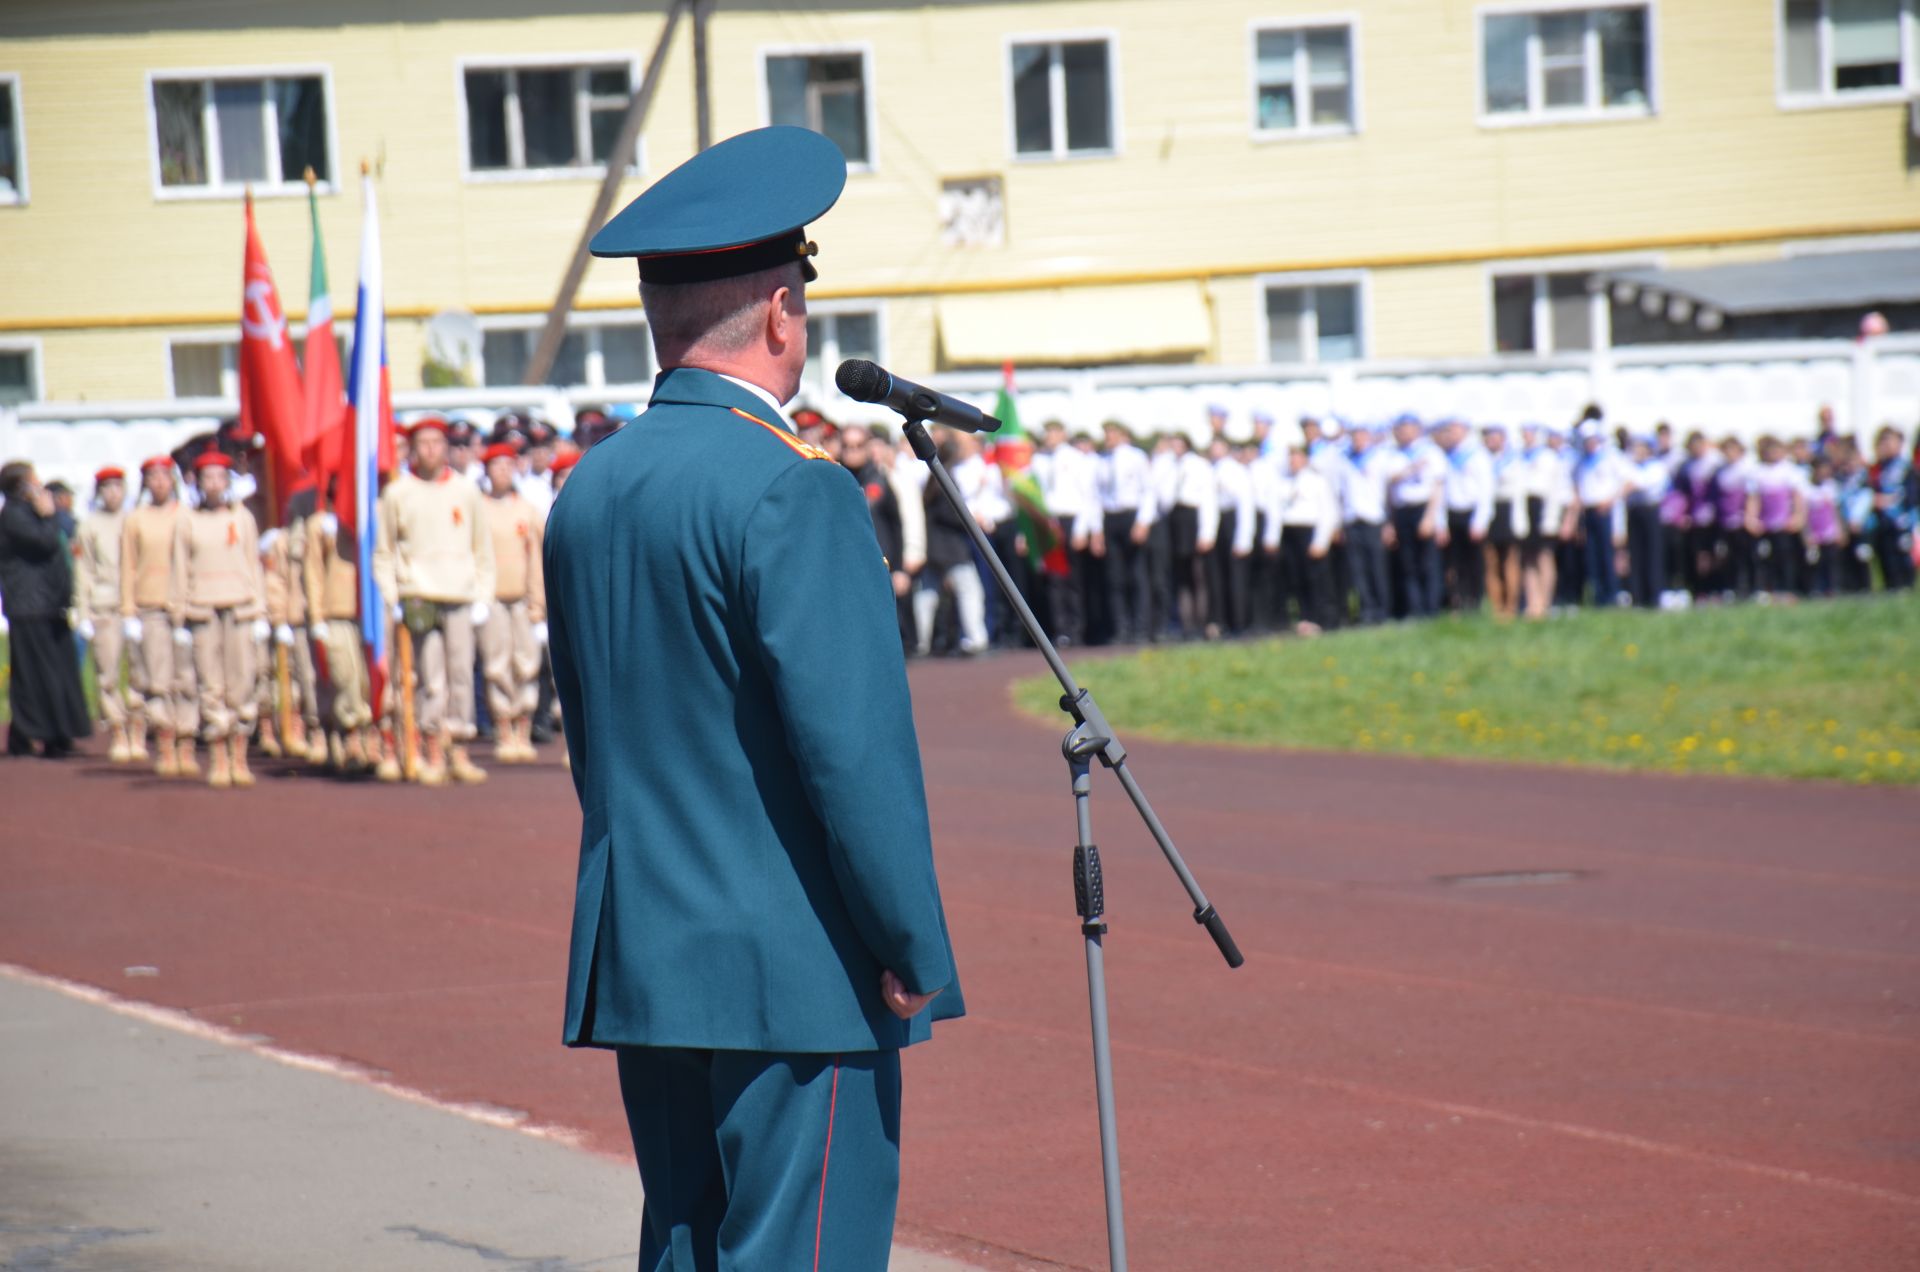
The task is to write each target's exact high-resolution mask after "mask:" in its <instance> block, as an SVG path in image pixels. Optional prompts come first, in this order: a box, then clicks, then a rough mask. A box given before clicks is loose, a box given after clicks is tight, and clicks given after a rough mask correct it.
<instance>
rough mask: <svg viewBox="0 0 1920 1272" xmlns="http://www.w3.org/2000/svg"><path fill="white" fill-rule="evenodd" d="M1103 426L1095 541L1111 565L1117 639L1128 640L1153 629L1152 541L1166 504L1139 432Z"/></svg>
mask: <svg viewBox="0 0 1920 1272" xmlns="http://www.w3.org/2000/svg"><path fill="white" fill-rule="evenodd" d="M1102 431H1103V432H1104V433H1105V435H1106V450H1105V451H1104V452H1102V453H1101V455H1100V460H1099V466H1098V468H1097V469H1096V470H1095V485H1096V489H1097V490H1098V491H1099V496H1100V529H1099V530H1098V531H1097V532H1095V533H1094V536H1093V538H1092V541H1091V543H1090V547H1091V550H1092V552H1093V554H1094V555H1095V556H1096V557H1099V558H1101V559H1102V563H1103V564H1104V565H1105V567H1106V584H1107V605H1108V614H1109V616H1110V617H1111V619H1112V622H1113V639H1114V640H1115V641H1117V642H1118V643H1120V644H1123V645H1126V644H1131V643H1133V642H1134V641H1138V640H1141V639H1144V638H1145V637H1146V636H1147V635H1148V634H1149V633H1150V632H1151V631H1152V629H1151V628H1150V627H1149V623H1150V621H1151V618H1152V613H1153V602H1152V593H1151V592H1150V590H1149V584H1148V580H1147V543H1148V539H1149V538H1150V536H1151V535H1152V532H1153V527H1154V523H1155V522H1156V521H1158V520H1159V518H1160V509H1159V504H1158V502H1157V501H1156V499H1155V498H1154V491H1153V464H1152V461H1151V460H1149V459H1148V458H1147V455H1146V452H1145V451H1143V450H1141V449H1140V448H1139V447H1138V446H1135V445H1134V444H1133V434H1132V433H1130V432H1128V430H1127V426H1126V425H1124V424H1122V423H1120V422H1119V421H1117V420H1108V421H1107V422H1106V424H1105V425H1104V426H1103V428H1102Z"/></svg>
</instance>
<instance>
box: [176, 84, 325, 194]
mask: <svg viewBox="0 0 1920 1272" xmlns="http://www.w3.org/2000/svg"><path fill="white" fill-rule="evenodd" d="M327 110H328V102H327V93H326V82H325V80H324V79H322V78H321V77H320V76H318V75H289V76H271V77H244V78H241V77H236V78H200V77H194V78H179V77H169V76H155V77H154V80H153V119H154V138H153V141H154V146H155V148H156V151H157V154H158V159H159V169H160V185H161V187H162V188H163V189H168V190H192V189H201V190H214V191H221V192H230V193H239V192H241V191H243V190H244V189H246V188H247V187H248V186H253V187H255V188H256V189H266V190H272V189H276V188H283V187H297V186H299V185H300V184H301V183H302V182H303V181H304V180H305V174H306V171H307V169H308V168H312V169H313V174H314V177H315V178H316V179H317V180H320V181H331V180H333V164H332V156H331V155H330V154H329V153H328V148H327V133H328V115H327Z"/></svg>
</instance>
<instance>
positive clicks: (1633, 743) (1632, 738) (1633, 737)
mask: <svg viewBox="0 0 1920 1272" xmlns="http://www.w3.org/2000/svg"><path fill="white" fill-rule="evenodd" d="M1646 744H1647V740H1646V739H1645V738H1643V737H1641V736H1640V735H1639V734H1638V733H1629V734H1628V735H1627V745H1628V746H1630V747H1632V748H1633V749H1634V750H1636V751H1638V750H1639V749H1640V748H1641V747H1643V746H1645V745H1646Z"/></svg>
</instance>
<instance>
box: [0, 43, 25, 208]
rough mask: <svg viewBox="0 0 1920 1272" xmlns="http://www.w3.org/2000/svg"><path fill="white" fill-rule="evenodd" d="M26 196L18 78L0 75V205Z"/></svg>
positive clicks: (20, 199) (17, 200) (14, 201)
mask: <svg viewBox="0 0 1920 1272" xmlns="http://www.w3.org/2000/svg"><path fill="white" fill-rule="evenodd" d="M26 197H27V148H26V145H25V144H24V143H23V142H22V140H21V129H20V79H19V77H18V76H14V75H0V204H5V203H19V202H22V201H23V200H25V199H26Z"/></svg>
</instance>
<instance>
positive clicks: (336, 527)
mask: <svg viewBox="0 0 1920 1272" xmlns="http://www.w3.org/2000/svg"><path fill="white" fill-rule="evenodd" d="M320 529H321V530H322V531H323V532H325V534H326V536H327V537H328V538H329V539H331V538H332V537H333V536H334V535H336V534H339V533H340V518H338V517H336V516H334V515H333V514H332V513H330V512H323V513H321V514H320Z"/></svg>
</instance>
